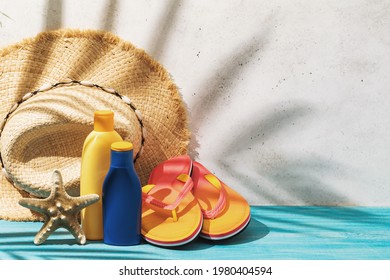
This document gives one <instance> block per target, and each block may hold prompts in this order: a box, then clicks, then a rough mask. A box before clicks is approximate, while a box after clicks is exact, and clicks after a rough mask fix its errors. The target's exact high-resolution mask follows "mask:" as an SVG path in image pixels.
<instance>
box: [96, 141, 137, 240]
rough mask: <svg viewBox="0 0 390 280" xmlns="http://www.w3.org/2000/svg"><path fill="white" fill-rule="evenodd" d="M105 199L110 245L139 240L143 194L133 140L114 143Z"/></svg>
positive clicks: (105, 224) (106, 233) (105, 225)
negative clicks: (134, 159) (136, 169)
mask: <svg viewBox="0 0 390 280" xmlns="http://www.w3.org/2000/svg"><path fill="white" fill-rule="evenodd" d="M102 201H103V242H104V243H105V244H109V245H136V244H139V243H140V242H141V203H142V194H141V183H140V180H139V178H138V175H137V173H136V171H135V168H134V163H133V144H132V143H130V142H126V141H120V142H115V143H113V144H112V145H111V163H110V169H109V171H108V173H107V175H106V177H105V179H104V183H103V197H102Z"/></svg>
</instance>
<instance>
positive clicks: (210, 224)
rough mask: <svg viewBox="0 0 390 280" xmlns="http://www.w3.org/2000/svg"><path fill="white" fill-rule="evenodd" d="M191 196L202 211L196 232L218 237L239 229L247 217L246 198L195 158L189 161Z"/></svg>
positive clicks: (248, 218)
mask: <svg viewBox="0 0 390 280" xmlns="http://www.w3.org/2000/svg"><path fill="white" fill-rule="evenodd" d="M191 177H192V180H193V182H194V188H193V190H192V192H193V194H194V196H195V197H196V199H197V200H198V203H199V205H200V207H201V209H202V213H203V219H204V220H203V227H202V231H201V232H200V234H199V236H200V237H203V238H206V239H211V240H222V239H226V238H229V237H232V236H234V235H236V234H238V233H239V232H241V231H242V230H243V229H244V228H245V227H246V226H247V225H248V223H249V221H250V207H249V204H248V202H247V201H246V200H245V198H243V197H242V196H241V195H240V194H239V193H238V192H236V191H235V190H233V189H232V188H230V187H229V186H227V185H226V184H224V183H223V182H222V181H221V180H219V179H218V178H217V177H216V176H214V175H213V174H212V173H211V172H210V171H209V170H207V168H205V167H204V166H203V165H202V164H200V163H199V162H193V166H192V174H191Z"/></svg>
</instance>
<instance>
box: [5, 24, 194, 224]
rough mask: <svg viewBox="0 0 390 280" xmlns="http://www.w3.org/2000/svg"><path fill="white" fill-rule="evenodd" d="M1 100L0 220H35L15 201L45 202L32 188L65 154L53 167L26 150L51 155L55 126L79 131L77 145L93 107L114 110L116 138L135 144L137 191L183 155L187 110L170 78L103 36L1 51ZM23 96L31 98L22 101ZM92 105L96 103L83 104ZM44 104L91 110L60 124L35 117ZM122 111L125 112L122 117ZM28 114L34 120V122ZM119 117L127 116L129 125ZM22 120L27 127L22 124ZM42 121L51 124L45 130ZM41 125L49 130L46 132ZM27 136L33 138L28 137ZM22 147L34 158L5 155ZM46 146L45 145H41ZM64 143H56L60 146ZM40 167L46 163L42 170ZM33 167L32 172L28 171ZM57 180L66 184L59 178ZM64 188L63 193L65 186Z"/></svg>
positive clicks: (56, 37) (59, 36) (79, 35)
mask: <svg viewBox="0 0 390 280" xmlns="http://www.w3.org/2000/svg"><path fill="white" fill-rule="evenodd" d="M38 93H39V96H38ZM0 94H1V104H0V122H1V121H2V120H4V121H3V123H2V124H1V133H2V134H1V138H0V145H1V147H0V151H1V159H2V161H3V162H2V164H3V166H4V168H5V170H4V171H5V174H7V176H8V177H10V178H11V182H12V183H11V182H9V181H8V180H7V179H6V178H5V176H4V175H1V176H2V177H1V186H0V219H6V220H20V221H22V220H25V221H27V220H37V219H39V217H38V216H36V215H35V214H33V213H32V212H30V210H27V209H25V208H23V207H21V206H19V205H18V203H17V202H18V200H19V199H20V198H22V197H28V196H45V194H46V193H47V186H44V185H43V186H35V185H36V184H38V185H39V180H40V179H39V176H41V175H42V176H43V175H45V176H46V174H47V173H48V172H49V171H51V170H52V169H56V168H57V167H56V164H57V163H58V164H60V161H61V160H63V161H62V164H65V165H66V163H67V160H69V159H66V156H67V154H66V153H67V152H65V154H62V155H61V156H62V157H61V158H60V159H58V158H55V157H50V158H47V157H46V158H45V155H46V154H47V153H46V152H47V149H46V148H45V149H46V151H45V153H44V154H43V155H42V154H39V153H40V152H39V151H43V150H44V149H40V150H39V149H34V147H31V145H32V143H33V142H34V145H37V147H38V145H40V146H41V147H42V145H43V147H52V146H53V145H51V143H47V142H48V141H50V139H49V138H50V137H47V136H46V135H45V133H46V134H49V133H50V131H51V130H50V129H52V130H53V129H54V128H55V127H56V125H57V126H58V125H60V126H61V129H62V126H63V125H66V124H67V123H72V124H75V123H77V124H81V125H82V128H80V131H82V133H84V134H82V133H81V134H82V136H80V137H79V138H80V139H82V138H83V137H84V136H85V134H86V133H87V132H88V131H91V130H92V125H93V115H90V116H89V117H88V114H86V112H87V113H88V112H93V110H99V109H102V108H100V107H97V106H101V105H100V104H106V105H107V104H109V106H112V107H114V109H117V111H118V114H117V115H116V117H118V120H120V119H123V124H120V125H122V126H121V127H120V128H119V132H120V134H121V136H122V137H123V138H124V139H125V140H129V141H132V142H134V143H136V145H135V147H134V150H135V152H136V154H137V161H136V162H135V168H136V171H137V173H138V175H139V177H140V179H141V183H142V184H146V183H147V179H148V176H149V174H150V172H151V171H152V169H153V168H154V167H155V166H156V165H157V164H158V163H160V162H162V161H164V160H166V159H168V158H171V157H174V156H177V155H183V154H186V153H187V152H188V151H187V149H188V142H189V138H190V132H189V129H188V117H187V110H186V107H185V104H184V102H183V100H182V97H181V95H180V93H179V90H178V88H177V86H176V85H175V84H174V82H173V81H172V79H171V77H170V75H169V73H168V72H167V71H166V70H165V69H164V68H163V66H162V65H161V64H159V63H158V62H156V61H155V60H154V59H153V58H151V57H150V56H149V55H148V54H147V53H145V51H143V50H141V49H138V48H136V47H134V46H133V45H132V44H131V43H129V42H126V41H123V40H122V39H120V38H119V37H117V36H115V35H113V34H111V33H109V32H104V31H95V30H86V31H82V30H56V31H48V32H43V33H40V34H38V35H37V36H36V37H34V38H30V39H26V40H23V41H22V42H20V43H17V44H15V45H12V46H9V47H6V48H5V49H2V50H0ZM72 94H73V95H74V96H72ZM26 95H27V96H28V97H31V98H30V99H29V100H27V101H25V99H27V98H26ZM35 95H36V96H35ZM62 95H63V96H67V97H68V98H67V99H66V100H60V101H61V102H60V101H58V102H56V96H62ZM75 96H77V97H80V100H81V101H79V100H75V99H76V98H75ZM94 96H96V98H95V97H94ZM49 97H50V98H49ZM86 98H89V99H86ZM95 99H96V100H98V102H97V103H93V102H90V100H95ZM38 101H39V102H38ZM50 102H52V103H53V104H54V103H55V104H54V105H55V106H60V105H61V104H67V103H70V105H69V104H67V105H66V106H65V107H66V108H67V107H72V106H83V104H84V103H87V102H88V104H91V106H89V107H90V108H88V110H89V111H88V110H87V109H86V111H85V112H82V113H84V114H81V113H77V112H76V113H74V114H75V116H77V118H76V117H74V116H73V115H72V118H70V117H69V118H66V110H65V109H64V110H58V111H61V112H60V113H61V114H60V115H59V117H58V116H56V118H53V112H49V113H48V112H47V111H45V112H44V113H42V112H41V111H40V110H44V109H45V110H46V109H47V108H49V107H50V106H51V104H52V103H50ZM72 102H73V105H72ZM99 102H101V103H99ZM102 102H103V103H102ZM117 102H118V104H116V103H117ZM119 103H120V104H119ZM129 104H130V106H128V107H127V109H126V108H125V109H124V107H123V106H127V105H129ZM54 105H53V106H54ZM33 106H38V107H33ZM30 108H33V109H30ZM34 108H38V109H39V110H38V109H34ZM34 110H35V111H34ZM124 110H127V112H126V113H123V112H122V111H124ZM78 111H83V110H78ZM34 113H36V114H37V116H38V117H35V115H34ZM126 114H129V116H130V115H131V114H132V116H133V117H129V116H127V115H126ZM86 115H87V116H86ZM141 116H142V117H141ZM42 118H43V119H44V120H43V121H42ZM24 119H26V121H23V120H24ZM47 119H50V121H49V122H47ZM53 119H54V121H53ZM30 121H31V122H34V121H35V122H39V121H41V123H40V124H39V129H38V125H37V124H36V123H34V124H33V125H32V124H31V123H30ZM126 122H128V123H126ZM47 123H49V125H48V126H47V129H46V128H45V127H46V126H45V124H47ZM129 124H130V126H131V128H130V131H127V132H126V131H125V130H124V129H125V128H126V127H129V126H128V125H129ZM34 125H35V126H34ZM32 128H33V129H32ZM143 129H144V130H143ZM48 131H49V132H48ZM61 131H62V130H61ZM64 131H66V130H64ZM121 132H122V133H121ZM13 133H15V134H16V136H15V135H14V134H13ZM27 134H28V135H27ZM32 134H34V135H35V134H40V135H38V136H36V135H35V136H34V137H33V136H31V135H32ZM26 135H27V136H28V137H27V136H26ZM22 137H24V138H22ZM58 137H62V136H61V135H59V136H58ZM14 138H16V139H14ZM26 139H27V140H26ZM37 139H39V141H40V142H39V141H38V140H37ZM33 140H34V141H33ZM54 140H55V139H54ZM54 140H52V141H54ZM23 141H25V142H26V145H30V146H29V148H30V149H33V150H35V151H37V152H36V153H34V154H33V156H31V155H30V158H29V159H28V160H26V159H24V160H22V161H21V160H19V158H20V151H19V155H17V153H16V151H15V149H14V150H13V149H12V147H21V145H22V144H23V143H25V142H23ZM45 141H46V143H43V142H45ZM74 142H75V143H76V142H77V141H74ZM15 143H17V145H16V144H15ZM21 143H22V144H21ZM61 143H62V142H61ZM69 143H70V142H69ZM69 143H68V142H63V143H62V145H69ZM71 144H72V145H73V143H71ZM18 145H19V146H18ZM45 145H47V146H45ZM79 146H80V145H79ZM79 146H78V148H75V149H76V150H75V152H74V154H72V155H71V156H69V157H72V159H71V160H73V161H74V162H73V161H72V164H73V165H72V168H70V169H69V170H72V171H69V172H73V173H75V174H72V176H70V178H72V180H71V179H69V181H72V182H70V183H69V182H68V183H69V187H68V189H69V190H70V191H71V192H72V191H73V192H74V193H76V192H77V186H78V183H79V181H78V180H79V177H78V176H79V174H78V173H77V172H78V170H77V168H75V166H76V167H77V164H76V162H80V161H81V148H82V147H79ZM53 149H55V146H54V147H53ZM68 150H69V149H68ZM68 150H67V149H65V151H68ZM141 150H142V151H141ZM54 154H55V153H54ZM32 158H33V160H31V159H32ZM64 158H65V159H64ZM43 160H46V162H45V163H44V164H42V163H43ZM31 162H34V165H31ZM29 164H30V165H29ZM40 165H41V166H40ZM43 165H44V167H42V166H43ZM24 166H28V170H29V171H28V172H30V173H31V174H30V175H29V176H22V175H23V174H24V175H25V173H26V172H27V171H26V170H27V167H26V168H24ZM31 166H32V167H31ZM35 166H36V167H37V169H34V167H35ZM43 169H44V170H43ZM66 170H68V169H66ZM76 173H77V174H76ZM49 177H50V176H49ZM64 177H65V178H66V174H64ZM26 178H27V179H26ZM30 179H31V183H30V181H29V180H30ZM48 179H50V178H48ZM37 182H38V183H37ZM64 183H65V186H66V180H64ZM75 186H76V189H75ZM72 188H73V189H72Z"/></svg>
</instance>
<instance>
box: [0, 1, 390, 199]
mask: <svg viewBox="0 0 390 280" xmlns="http://www.w3.org/2000/svg"><path fill="white" fill-rule="evenodd" d="M0 23H1V24H0V47H3V46H6V45H8V44H11V43H15V42H18V41H20V40H22V39H23V38H25V37H32V36H34V35H35V34H36V33H38V32H40V31H42V30H47V29H56V28H80V29H83V28H88V29H90V28H92V29H104V30H108V31H111V32H113V33H115V34H117V35H119V36H120V37H122V38H123V39H125V40H127V41H130V42H132V43H133V44H134V45H136V46H137V47H140V48H143V49H145V50H146V51H147V52H148V53H149V54H150V55H152V56H153V57H154V58H155V59H157V60H158V61H159V62H160V63H162V64H163V65H164V66H165V68H166V69H167V70H168V71H169V72H170V73H171V74H172V77H173V79H174V80H175V82H176V84H177V85H178V86H179V87H180V89H181V93H182V95H183V99H184V101H185V103H186V104H187V106H188V110H189V113H190V117H191V129H192V131H193V133H194V137H193V139H192V143H191V155H192V156H193V157H194V158H195V159H196V160H199V161H200V162H202V163H203V164H204V165H206V166H207V167H209V169H210V170H211V171H213V172H215V173H216V175H217V176H219V177H220V178H221V179H222V180H223V181H225V182H226V183H228V184H229V185H231V186H232V187H234V188H235V189H237V190H238V191H239V192H241V193H242V194H243V195H244V196H245V197H246V198H247V199H248V200H249V202H250V203H251V204H259V205H263V204H267V205H268V204H287V205H370V206H390V131H389V128H390V110H389V105H390V79H389V75H390V74H389V73H390V36H389V34H390V4H389V2H388V1H381V0H378V1H368V0H367V1H363V0H355V1H352V0H349V1H348V0H346V1H339V0H327V1H325V0H324V1H321V0H318V1H309V0H291V1H282V0H280V1H278V0H275V1H269V0H265V1H256V0H253V1H249V0H247V1H227V0H216V1H209V0H201V1H195V0H193V1H161V0H154V1H151V0H149V1H125V0H117V1H115V0H111V1H110V0H106V1H93V0H86V1H78V0H69V1H60V0H54V1H45V0H35V1H22V0H2V1H1V2H0Z"/></svg>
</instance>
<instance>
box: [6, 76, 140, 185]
mask: <svg viewBox="0 0 390 280" xmlns="http://www.w3.org/2000/svg"><path fill="white" fill-rule="evenodd" d="M72 85H81V86H85V87H95V88H98V89H100V90H102V91H105V92H107V93H109V94H112V95H115V96H117V97H119V98H120V99H121V100H122V101H123V102H124V103H126V104H127V105H128V106H129V107H130V108H131V110H132V111H133V112H134V113H135V115H136V117H137V120H138V122H139V124H140V127H141V147H140V149H139V151H138V153H137V154H136V155H135V157H134V163H135V162H136V161H137V159H138V158H139V157H140V156H141V154H142V152H143V150H144V145H145V136H146V128H145V126H144V123H143V118H142V114H141V112H140V111H139V110H138V109H137V107H136V106H135V105H134V103H132V102H131V100H130V98H128V97H127V96H124V95H121V94H120V93H119V92H118V91H116V90H115V89H112V88H108V87H104V86H101V85H97V84H95V83H92V82H89V81H78V80H71V79H69V80H65V81H61V82H57V83H55V84H45V85H43V86H41V87H40V88H38V89H37V90H35V91H32V92H28V93H26V94H25V95H24V96H23V97H22V98H21V99H20V100H19V101H17V102H16V103H15V104H13V105H12V106H11V108H10V109H9V111H8V113H7V115H6V116H5V118H4V119H3V120H2V121H1V123H0V137H1V134H2V133H3V130H4V127H5V124H6V123H7V120H8V118H9V117H10V115H11V114H12V113H13V112H15V110H16V109H17V108H18V107H19V105H20V104H22V103H23V102H25V101H27V100H28V99H30V98H31V97H33V96H35V95H37V94H38V93H41V92H45V91H48V90H50V89H53V88H57V87H60V86H72ZM0 164H1V168H2V173H3V175H4V176H5V177H6V178H7V179H8V180H9V181H10V182H11V183H13V182H12V180H11V178H10V176H9V174H8V172H7V170H5V167H4V162H3V157H2V155H1V151H0Z"/></svg>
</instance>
